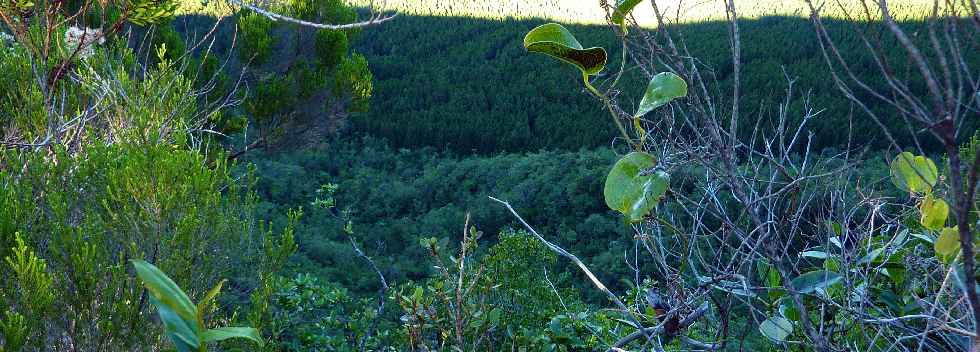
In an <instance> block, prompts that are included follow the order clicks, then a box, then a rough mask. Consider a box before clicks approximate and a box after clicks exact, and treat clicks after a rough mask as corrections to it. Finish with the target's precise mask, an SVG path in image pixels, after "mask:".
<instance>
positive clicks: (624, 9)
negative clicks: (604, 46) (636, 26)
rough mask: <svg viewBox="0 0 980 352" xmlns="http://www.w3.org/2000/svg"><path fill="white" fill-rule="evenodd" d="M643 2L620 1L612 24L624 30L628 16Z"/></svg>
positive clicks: (633, 0) (632, 0) (634, 0)
mask: <svg viewBox="0 0 980 352" xmlns="http://www.w3.org/2000/svg"><path fill="white" fill-rule="evenodd" d="M640 1H643V0H619V1H617V2H616V10H615V11H614V12H613V15H612V18H611V19H610V20H612V23H615V24H618V25H620V26H621V27H623V28H624V29H625V28H626V27H625V25H626V15H629V13H630V12H633V8H634V7H636V5H637V4H639V3H640Z"/></svg>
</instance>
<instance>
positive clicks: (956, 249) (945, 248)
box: [934, 226, 960, 264]
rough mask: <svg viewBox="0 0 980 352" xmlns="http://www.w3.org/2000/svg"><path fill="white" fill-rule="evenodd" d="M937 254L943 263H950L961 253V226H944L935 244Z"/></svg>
mask: <svg viewBox="0 0 980 352" xmlns="http://www.w3.org/2000/svg"><path fill="white" fill-rule="evenodd" d="M934 249H935V250H936V256H937V257H939V260H941V261H942V262H943V263H947V264H948V263H950V262H952V261H953V259H955V258H956V255H958V254H959V253H960V232H959V226H955V227H947V228H944V229H943V231H942V232H940V233H939V238H936V243H935V244H934Z"/></svg>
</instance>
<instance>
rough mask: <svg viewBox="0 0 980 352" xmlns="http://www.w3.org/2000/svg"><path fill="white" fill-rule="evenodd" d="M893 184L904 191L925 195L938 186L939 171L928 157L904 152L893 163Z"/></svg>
mask: <svg viewBox="0 0 980 352" xmlns="http://www.w3.org/2000/svg"><path fill="white" fill-rule="evenodd" d="M890 166H891V173H892V183H894V184H895V186H898V188H900V189H902V190H903V191H908V192H913V193H924V192H928V191H930V190H932V187H933V186H935V185H936V178H937V177H938V176H939V170H938V169H937V168H936V163H934V162H932V160H930V159H929V158H927V157H924V156H921V155H914V154H912V153H909V152H902V153H900V154H898V155H897V156H895V159H893V160H892V162H891V165H890Z"/></svg>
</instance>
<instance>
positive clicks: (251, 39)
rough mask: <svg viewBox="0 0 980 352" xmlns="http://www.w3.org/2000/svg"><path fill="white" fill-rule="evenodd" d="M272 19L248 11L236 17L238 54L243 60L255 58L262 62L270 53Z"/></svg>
mask: <svg viewBox="0 0 980 352" xmlns="http://www.w3.org/2000/svg"><path fill="white" fill-rule="evenodd" d="M272 28H273V25H272V20H270V19H268V18H266V17H265V16H263V15H260V14H258V13H254V12H249V13H246V14H244V15H241V16H240V17H239V18H238V30H239V33H240V36H241V51H240V52H239V56H240V57H242V58H243V59H245V60H255V63H257V64H262V63H264V62H266V60H268V59H269V56H270V54H271V53H272V39H273V37H272V35H271V32H272Z"/></svg>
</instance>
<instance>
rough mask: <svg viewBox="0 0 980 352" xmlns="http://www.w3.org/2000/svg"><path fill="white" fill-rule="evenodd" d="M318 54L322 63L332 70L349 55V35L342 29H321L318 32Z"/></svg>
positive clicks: (316, 43) (316, 44)
mask: <svg viewBox="0 0 980 352" xmlns="http://www.w3.org/2000/svg"><path fill="white" fill-rule="evenodd" d="M314 45H315V47H316V56H317V58H319V59H320V65H321V66H322V67H323V68H324V69H326V70H332V69H333V68H334V67H335V66H337V65H338V64H340V62H341V60H343V59H344V58H345V57H346V56H347V35H346V34H344V32H341V31H334V30H329V29H321V30H319V31H317V32H316V41H315V42H314Z"/></svg>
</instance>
